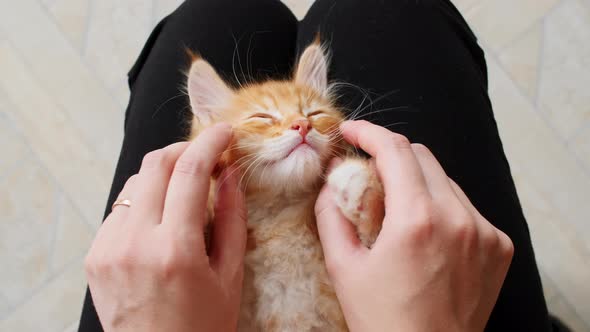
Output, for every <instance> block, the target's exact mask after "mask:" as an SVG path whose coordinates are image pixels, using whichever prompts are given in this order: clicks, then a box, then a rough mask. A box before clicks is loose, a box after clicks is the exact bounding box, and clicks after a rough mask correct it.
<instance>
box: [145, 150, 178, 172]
mask: <svg viewBox="0 0 590 332" xmlns="http://www.w3.org/2000/svg"><path fill="white" fill-rule="evenodd" d="M173 162H174V161H173V160H172V155H171V154H170V152H169V151H167V150H166V149H159V150H154V151H151V152H149V153H148V154H146V155H145V156H144V157H143V161H142V162H141V168H143V169H149V168H158V167H169V165H171V164H172V163H173Z"/></svg>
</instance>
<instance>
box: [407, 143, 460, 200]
mask: <svg viewBox="0 0 590 332" xmlns="http://www.w3.org/2000/svg"><path fill="white" fill-rule="evenodd" d="M411 146H412V151H414V155H415V156H416V160H418V163H419V164H420V168H421V169H422V174H424V180H425V181H426V186H427V187H428V190H429V191H430V194H431V196H432V198H433V199H435V200H439V201H441V202H443V203H452V202H453V201H457V200H458V198H457V196H456V195H455V191H454V189H453V188H452V187H451V183H450V182H449V177H448V176H447V174H446V173H445V170H444V169H443V168H442V166H441V165H440V163H439V162H438V160H436V157H434V155H433V154H432V152H430V150H429V149H428V148H427V147H426V146H424V145H422V144H412V145H411Z"/></svg>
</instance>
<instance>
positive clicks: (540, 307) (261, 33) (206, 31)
mask: <svg viewBox="0 0 590 332" xmlns="http://www.w3.org/2000/svg"><path fill="white" fill-rule="evenodd" d="M318 31H319V32H320V33H321V38H322V40H323V41H324V42H326V43H327V45H328V47H329V49H330V51H331V54H332V63H331V67H330V76H331V77H330V78H331V79H333V80H335V81H339V82H345V83H351V84H352V85H354V86H355V87H351V86H349V85H346V84H343V85H342V89H341V92H342V93H343V94H344V96H343V98H341V99H340V100H339V102H340V103H341V105H343V107H345V108H346V109H349V112H352V111H354V110H359V111H360V112H359V113H358V114H357V116H358V117H361V118H366V119H368V120H371V121H372V122H375V123H377V124H380V125H383V126H386V127H388V128H390V129H391V130H394V131H396V132H399V133H401V134H404V135H406V136H407V137H408V138H410V140H411V141H413V142H420V143H423V144H425V145H426V146H428V147H429V148H430V149H431V150H432V151H433V153H434V154H435V155H436V156H437V158H438V159H439V161H440V162H441V164H442V165H443V167H444V168H445V170H446V171H447V173H448V174H449V176H450V177H451V178H453V179H454V180H455V181H456V182H457V183H458V184H459V185H460V186H461V187H462V188H463V189H464V191H465V192H466V193H467V194H468V196H469V197H470V199H471V200H472V201H473V203H474V205H475V206H476V207H477V208H478V209H479V210H480V212H481V213H482V215H484V216H485V217H486V218H487V219H488V220H490V221H491V222H492V223H493V224H494V225H495V226H496V227H498V228H500V229H502V230H503V231H504V232H506V233H507V234H508V235H509V236H510V237H511V239H512V240H513V242H514V244H515V248H516V251H515V256H514V260H513V264H512V267H511V269H510V271H509V273H508V276H507V279H506V282H505V285H504V287H503V290H502V292H501V294H500V298H499V300H498V304H497V305H496V308H495V310H494V312H493V314H492V317H491V318H490V322H489V324H488V329H489V330H534V331H542V330H548V317H547V310H546V305H545V301H544V298H543V294H542V289H541V284H540V280H539V274H538V271H537V268H536V264H535V260H534V255H533V251H532V248H531V244H530V237H529V234H528V229H527V226H526V222H525V220H524V217H523V216H522V212H521V208H520V205H519V202H518V198H517V196H516V191H515V189H514V184H513V182H512V178H511V175H510V170H509V168H508V164H507V162H506V159H505V156H504V153H503V151H502V146H501V142H500V139H499V137H498V132H497V128H496V125H495V121H494V119H493V114H492V109H491V105H490V102H489V99H488V96H487V77H486V69H485V60H484V58H483V52H481V49H480V48H479V47H478V46H477V43H476V40H475V37H474V36H473V34H472V33H471V32H470V30H469V28H468V27H467V25H466V24H465V23H464V21H463V20H462V18H461V16H460V15H459V14H458V12H457V11H456V9H455V8H454V7H453V6H452V5H451V4H450V3H449V2H448V1H446V0H423V1H407V0H396V1H388V2H384V1H376V0H367V1H358V0H337V1H336V0H318V1H316V2H315V4H314V5H313V6H312V8H311V9H310V11H309V13H308V14H307V16H306V17H305V19H304V20H303V21H302V22H300V23H298V22H297V20H296V19H295V17H294V16H293V15H292V14H291V13H290V11H289V10H288V9H287V8H286V7H285V6H284V5H282V4H281V3H280V2H279V1H275V0H257V1H255V0H251V1H246V0H242V1H230V0H188V1H186V2H185V3H184V4H183V5H181V7H180V8H179V9H177V10H176V11H175V12H174V13H173V14H171V15H170V16H169V17H167V18H166V19H165V20H164V21H163V22H162V23H161V24H160V25H159V27H158V28H156V30H155V31H154V33H153V34H152V36H151V37H150V40H148V43H147V44H146V46H145V49H144V51H143V52H142V54H141V55H140V57H139V59H138V61H137V63H136V64H135V66H134V67H133V69H132V70H131V72H130V73H129V74H130V75H129V81H130V87H131V99H130V103H129V106H128V109H127V112H126V120H125V138H124V142H123V146H122V149H121V155H120V158H119V162H118V165H117V170H116V173H115V177H114V180H113V185H112V188H111V192H110V195H109V199H108V204H107V210H106V212H105V215H107V214H108V213H110V205H111V204H112V202H113V201H114V200H115V199H116V196H117V195H118V193H119V192H120V190H121V189H122V186H123V184H124V183H125V181H126V180H127V178H129V177H130V176H131V175H133V174H135V173H137V171H138V170H139V167H140V164H141V160H142V158H143V156H144V155H145V154H146V153H147V152H149V151H152V150H155V149H158V148H162V147H164V146H166V145H169V144H171V143H174V142H177V141H180V140H183V139H184V137H185V136H186V134H187V132H186V131H187V128H188V127H187V119H188V118H187V117H188V116H189V115H190V112H189V110H188V102H187V98H186V96H184V94H183V93H182V92H181V91H182V87H183V84H184V81H185V74H184V72H185V71H186V69H187V68H188V65H189V57H188V56H187V55H186V53H185V49H186V48H189V49H192V50H195V51H197V52H199V54H200V55H201V56H203V58H205V59H206V60H208V61H209V62H211V64H212V65H213V66H214V67H215V68H216V69H217V70H218V71H219V72H220V73H221V74H222V75H223V76H224V78H226V79H227V80H228V81H230V82H232V84H234V85H237V84H239V82H245V81H250V80H263V79H265V78H284V77H288V75H290V73H291V70H292V66H293V64H294V62H295V58H296V55H297V52H298V51H301V50H303V49H304V48H305V46H307V45H308V44H309V43H310V42H311V40H313V38H314V37H315V35H316V33H317V32H318ZM355 114H356V112H355ZM79 330H80V331H101V328H100V323H99V321H98V318H97V316H96V312H95V311H94V308H93V306H92V300H91V297H90V294H89V293H87V297H86V301H85V305H84V309H83V312H82V318H81V323H80V328H79Z"/></svg>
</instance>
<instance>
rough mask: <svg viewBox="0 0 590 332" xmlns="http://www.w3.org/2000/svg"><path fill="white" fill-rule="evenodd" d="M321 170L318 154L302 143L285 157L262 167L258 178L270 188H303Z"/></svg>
mask: <svg viewBox="0 0 590 332" xmlns="http://www.w3.org/2000/svg"><path fill="white" fill-rule="evenodd" d="M265 168H266V169H265ZM321 172H322V164H321V158H320V155H319V154H318V153H317V152H316V150H314V149H313V148H312V147H311V146H309V145H307V144H302V145H299V146H297V147H296V148H295V149H294V150H293V151H292V152H291V153H290V154H289V155H288V156H287V157H285V158H283V159H281V160H278V161H276V162H274V163H273V164H270V165H267V166H264V167H262V171H261V172H260V174H259V177H260V178H259V179H260V183H261V184H262V185H264V186H266V187H270V188H271V189H278V190H281V189H289V188H292V189H303V188H306V187H309V186H312V185H313V184H314V183H315V182H316V181H317V179H318V177H319V176H320V174H321Z"/></svg>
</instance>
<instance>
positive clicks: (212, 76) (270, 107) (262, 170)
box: [187, 41, 384, 331]
mask: <svg viewBox="0 0 590 332" xmlns="http://www.w3.org/2000/svg"><path fill="white" fill-rule="evenodd" d="M327 70H328V60H327V56H326V53H325V52H324V49H323V48H322V46H321V45H320V43H319V41H316V42H315V43H314V44H312V45H311V46H309V47H308V48H307V49H306V50H305V51H304V53H303V54H302V56H301V58H300V59H299V63H298V65H297V68H296V70H295V73H294V77H293V78H292V80H285V81H267V82H263V83H259V84H249V85H246V86H242V87H240V88H239V89H232V88H231V87H229V86H228V85H227V84H226V83H225V82H224V81H223V80H222V79H221V78H220V77H219V75H218V74H217V73H216V71H215V69H213V67H211V65H210V64H209V63H207V62H206V61H205V60H203V59H201V58H199V57H195V58H194V59H193V63H192V65H191V68H190V70H189V73H188V83H187V88H188V89H187V90H188V95H189V98H190V104H191V107H192V111H193V114H194V117H193V121H192V131H191V138H194V137H195V136H196V135H198V133H199V132H200V131H201V130H202V129H203V128H205V127H207V126H211V125H212V124H214V123H216V122H220V121H223V122H227V123H229V124H231V125H232V126H233V129H234V136H233V139H232V142H231V144H230V146H229V147H228V149H227V150H226V151H225V152H224V153H223V155H222V157H221V161H220V166H221V167H227V166H230V165H233V167H236V168H238V169H239V170H240V172H241V174H243V176H242V180H241V181H240V184H241V186H242V189H243V190H244V192H245V195H246V204H247V208H248V245H247V252H246V257H245V272H244V284H243V291H242V303H241V309H240V310H241V312H240V320H239V323H238V330H239V331H346V330H347V327H346V322H345V320H344V317H343V315H342V312H341V310H340V306H339V304H338V301H337V298H336V295H335V293H334V291H333V289H332V286H331V284H330V280H329V279H328V275H327V272H326V268H325V264H324V258H323V253H322V247H321V245H320V241H319V237H318V234H317V229H316V225H315V222H316V221H315V215H314V205H315V201H316V198H317V195H318V193H319V190H320V189H321V187H322V185H323V184H324V182H325V178H326V174H325V173H326V168H327V165H328V163H329V161H330V159H332V158H333V157H334V156H345V155H346V154H347V151H351V149H350V147H349V146H348V145H347V143H346V142H345V141H344V140H343V139H342V136H341V135H340V133H339V124H340V123H341V122H342V121H343V120H344V115H343V114H342V113H341V112H340V111H339V110H338V108H337V107H336V106H335V103H334V100H333V98H332V97H331V93H330V85H329V84H328V76H327ZM348 154H350V153H348ZM327 178H328V180H327V181H328V182H329V183H330V185H331V186H332V187H333V188H334V191H335V195H336V197H335V201H336V204H337V205H338V206H339V208H340V210H341V211H342V213H343V215H344V216H345V217H347V218H348V219H349V220H350V221H351V222H352V223H353V224H354V225H355V226H356V227H357V231H358V235H359V238H360V239H361V241H362V242H363V244H365V245H366V246H367V247H370V246H371V245H372V244H373V242H374V241H375V239H376V237H377V234H378V233H379V230H380V229H381V222H382V220H383V214H384V209H383V189H382V187H381V184H380V182H379V180H378V178H377V175H376V173H375V171H374V168H373V167H371V166H370V165H369V163H368V161H366V160H363V159H360V158H359V157H345V160H344V161H343V162H342V163H341V164H340V165H338V166H337V167H335V169H333V170H332V171H331V172H330V174H329V175H328V177H327ZM212 181H215V180H214V179H212ZM213 187H214V186H212V188H213ZM212 195H214V192H212ZM211 199H212V198H210V201H211Z"/></svg>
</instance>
